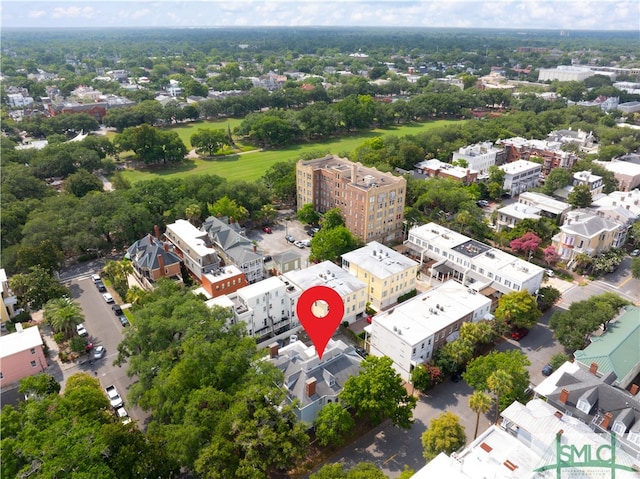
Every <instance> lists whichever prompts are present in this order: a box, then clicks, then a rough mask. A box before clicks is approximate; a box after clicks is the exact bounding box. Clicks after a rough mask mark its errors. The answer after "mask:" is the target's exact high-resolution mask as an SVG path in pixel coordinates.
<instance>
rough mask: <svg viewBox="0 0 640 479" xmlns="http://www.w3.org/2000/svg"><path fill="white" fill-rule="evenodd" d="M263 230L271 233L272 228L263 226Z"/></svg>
mask: <svg viewBox="0 0 640 479" xmlns="http://www.w3.org/2000/svg"><path fill="white" fill-rule="evenodd" d="M262 231H264V232H265V233H269V234H271V228H269V227H268V226H263V227H262Z"/></svg>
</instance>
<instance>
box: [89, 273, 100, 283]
mask: <svg viewBox="0 0 640 479" xmlns="http://www.w3.org/2000/svg"><path fill="white" fill-rule="evenodd" d="M91 279H92V280H93V282H94V283H97V282H98V281H101V280H100V275H99V274H92V275H91Z"/></svg>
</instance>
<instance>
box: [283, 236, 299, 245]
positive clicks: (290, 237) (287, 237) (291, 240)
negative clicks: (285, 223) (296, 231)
mask: <svg viewBox="0 0 640 479" xmlns="http://www.w3.org/2000/svg"><path fill="white" fill-rule="evenodd" d="M284 239H286V240H287V241H288V242H289V243H293V242H294V241H295V240H296V239H295V238H294V237H293V236H291V235H287V236H285V237H284Z"/></svg>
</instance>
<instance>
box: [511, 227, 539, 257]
mask: <svg viewBox="0 0 640 479" xmlns="http://www.w3.org/2000/svg"><path fill="white" fill-rule="evenodd" d="M540 243H542V240H541V239H540V237H539V236H538V235H537V234H535V233H534V232H532V231H527V232H526V233H525V234H523V235H522V236H520V238H516V239H514V240H512V241H511V243H509V246H511V249H513V250H514V251H519V252H522V253H526V254H527V255H529V256H531V255H532V254H533V253H534V252H535V251H536V250H537V249H538V246H540Z"/></svg>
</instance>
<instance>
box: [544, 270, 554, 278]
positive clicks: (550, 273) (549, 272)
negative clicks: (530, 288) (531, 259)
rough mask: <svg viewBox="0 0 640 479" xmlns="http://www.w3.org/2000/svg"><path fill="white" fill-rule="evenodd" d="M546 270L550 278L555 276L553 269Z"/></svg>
mask: <svg viewBox="0 0 640 479" xmlns="http://www.w3.org/2000/svg"><path fill="white" fill-rule="evenodd" d="M544 272H545V274H546V275H547V276H548V277H549V278H553V277H554V276H555V273H554V272H553V270H552V269H545V270H544Z"/></svg>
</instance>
